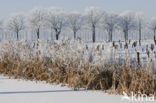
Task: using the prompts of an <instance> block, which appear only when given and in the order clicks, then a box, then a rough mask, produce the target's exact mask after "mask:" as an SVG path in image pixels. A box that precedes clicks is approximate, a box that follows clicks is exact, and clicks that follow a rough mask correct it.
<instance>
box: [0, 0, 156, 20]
mask: <svg viewBox="0 0 156 103" xmlns="http://www.w3.org/2000/svg"><path fill="white" fill-rule="evenodd" d="M36 6H37V7H50V6H55V7H61V8H63V9H64V10H65V11H80V12H83V11H84V9H85V8H86V7H89V6H96V7H100V8H102V9H103V10H105V11H107V12H109V11H110V12H116V13H121V12H123V11H126V10H131V11H134V12H143V13H144V14H145V16H146V17H155V16H156V0H0V18H5V17H7V16H8V15H10V14H12V13H18V12H24V13H28V12H29V11H30V10H31V9H32V8H33V7H36Z"/></svg>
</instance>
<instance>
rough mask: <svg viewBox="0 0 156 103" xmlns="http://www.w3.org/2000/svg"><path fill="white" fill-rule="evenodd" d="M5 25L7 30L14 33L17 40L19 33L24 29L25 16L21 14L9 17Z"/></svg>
mask: <svg viewBox="0 0 156 103" xmlns="http://www.w3.org/2000/svg"><path fill="white" fill-rule="evenodd" d="M6 23H7V29H8V30H10V31H13V32H15V33H16V35H17V40H19V32H20V31H22V30H24V29H25V16H24V15H23V14H14V15H11V16H10V18H9V19H8V20H7V22H6Z"/></svg>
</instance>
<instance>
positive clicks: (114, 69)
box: [0, 40, 156, 97]
mask: <svg viewBox="0 0 156 103" xmlns="http://www.w3.org/2000/svg"><path fill="white" fill-rule="evenodd" d="M37 43H38V45H37V46H34V47H33V49H32V48H31V47H30V45H28V43H26V42H24V43H23V42H22V43H20V42H13V41H10V42H5V43H3V44H1V54H0V56H1V60H0V73H1V74H6V75H8V76H9V77H14V78H24V79H28V80H36V81H46V82H47V83H57V84H62V85H67V86H69V87H72V88H74V89H79V88H85V89H89V90H103V91H106V92H109V93H118V94H122V93H123V91H124V92H126V93H127V94H129V95H130V93H131V92H134V93H136V94H138V93H142V94H147V95H149V94H154V95H155V97H156V76H155V72H153V71H152V70H151V66H150V65H151V64H150V62H149V63H148V64H147V66H146V67H144V66H138V65H133V66H132V65H131V64H129V63H130V62H128V60H129V59H127V61H125V63H122V64H119V63H118V62H113V63H112V62H111V61H112V59H111V56H112V53H111V50H109V51H110V52H108V48H107V46H106V45H105V44H101V46H98V47H97V46H93V48H92V50H88V48H86V46H84V45H83V43H82V42H81V41H68V40H66V41H61V42H58V41H56V42H55V43H54V44H52V45H46V46H45V49H44V50H42V49H43V47H40V46H41V44H42V43H40V41H38V42H37ZM41 48H42V49H41ZM112 49H113V48H112Z"/></svg>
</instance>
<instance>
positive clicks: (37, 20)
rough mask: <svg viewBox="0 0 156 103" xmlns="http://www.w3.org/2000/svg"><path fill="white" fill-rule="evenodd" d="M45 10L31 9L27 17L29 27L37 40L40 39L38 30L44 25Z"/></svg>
mask: <svg viewBox="0 0 156 103" xmlns="http://www.w3.org/2000/svg"><path fill="white" fill-rule="evenodd" d="M45 13H46V12H45V9H43V8H33V10H32V11H31V12H30V15H29V23H30V26H31V27H32V28H33V29H34V30H35V32H36V34H37V39H39V38H40V29H41V27H42V26H43V25H44V23H45Z"/></svg>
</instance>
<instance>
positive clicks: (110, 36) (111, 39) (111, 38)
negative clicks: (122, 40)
mask: <svg viewBox="0 0 156 103" xmlns="http://www.w3.org/2000/svg"><path fill="white" fill-rule="evenodd" d="M112 34H113V33H112V31H109V42H112V41H113V36H112Z"/></svg>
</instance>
